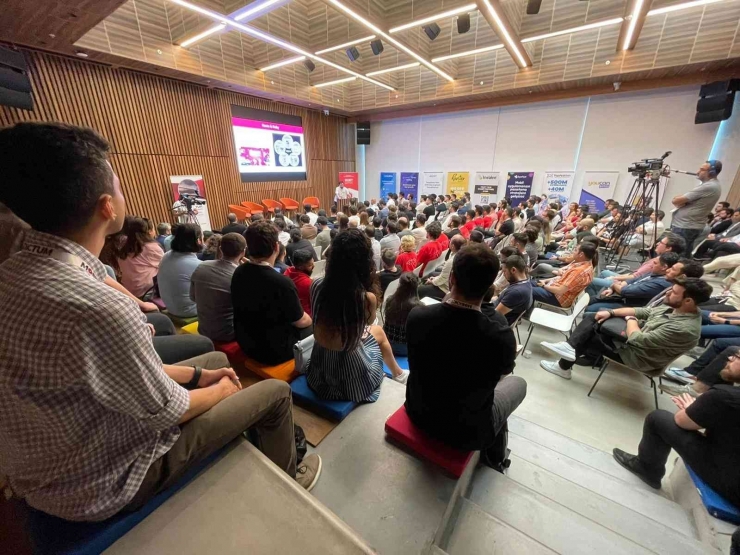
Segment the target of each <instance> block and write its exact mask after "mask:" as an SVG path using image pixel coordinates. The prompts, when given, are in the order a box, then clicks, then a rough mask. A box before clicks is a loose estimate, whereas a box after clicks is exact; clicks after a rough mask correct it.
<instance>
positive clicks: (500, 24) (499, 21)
mask: <svg viewBox="0 0 740 555" xmlns="http://www.w3.org/2000/svg"><path fill="white" fill-rule="evenodd" d="M482 2H483V4H484V5H485V6H486V9H487V10H488V13H489V14H491V17H492V18H493V20H494V21H495V22H496V27H498V32H499V34H501V35H503V37H504V41H506V42H507V43H508V45H509V47H510V48H511V49H512V50H513V51H514V53H515V54H516V57H517V59H518V60H519V65H520V66H521V67H523V68H524V67H527V66H528V65H529V64H528V63H527V59H526V58H525V57H524V56H522V53H521V51H520V50H519V47H518V46H517V45H516V43H515V42H514V39H513V38H511V35H510V34H509V31H508V30H507V29H506V26H505V25H504V22H503V20H502V19H501V17H500V16H499V15H498V12H497V11H496V10H495V9H494V8H493V5H492V4H491V3H490V2H489V1H488V0H482Z"/></svg>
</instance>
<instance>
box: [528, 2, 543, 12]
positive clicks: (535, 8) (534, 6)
mask: <svg viewBox="0 0 740 555" xmlns="http://www.w3.org/2000/svg"><path fill="white" fill-rule="evenodd" d="M540 6H542V0H529V2H527V15H537V14H538V13H540Z"/></svg>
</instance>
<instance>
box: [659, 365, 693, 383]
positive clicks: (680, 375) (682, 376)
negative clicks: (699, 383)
mask: <svg viewBox="0 0 740 555" xmlns="http://www.w3.org/2000/svg"><path fill="white" fill-rule="evenodd" d="M665 375H666V377H668V378H672V379H674V380H676V381H678V382H681V383H688V384H692V383H694V382H695V381H696V376H694V375H693V374H689V373H688V372H687V371H686V370H684V369H683V368H678V367H677V366H672V367H671V368H669V369H668V370H666V371H665Z"/></svg>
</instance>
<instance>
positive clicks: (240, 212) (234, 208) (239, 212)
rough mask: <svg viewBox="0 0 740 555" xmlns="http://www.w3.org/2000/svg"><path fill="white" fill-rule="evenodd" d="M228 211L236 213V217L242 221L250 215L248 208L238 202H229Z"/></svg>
mask: <svg viewBox="0 0 740 555" xmlns="http://www.w3.org/2000/svg"><path fill="white" fill-rule="evenodd" d="M229 212H233V213H234V214H236V217H237V218H239V220H240V221H242V222H243V221H244V220H246V219H247V218H249V217H250V216H251V215H252V213H251V212H250V211H249V210H247V209H246V208H244V207H243V206H239V205H238V204H229Z"/></svg>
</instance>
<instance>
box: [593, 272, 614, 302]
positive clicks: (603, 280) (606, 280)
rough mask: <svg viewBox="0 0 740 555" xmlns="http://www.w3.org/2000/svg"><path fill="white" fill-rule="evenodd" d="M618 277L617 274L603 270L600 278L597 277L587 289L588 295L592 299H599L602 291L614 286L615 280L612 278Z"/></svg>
mask: <svg viewBox="0 0 740 555" xmlns="http://www.w3.org/2000/svg"><path fill="white" fill-rule="evenodd" d="M618 275H619V274H618V273H617V272H612V271H611V270H602V271H601V273H600V274H599V277H595V278H594V279H593V281H592V282H591V283H590V284H589V286H588V287H586V293H588V295H589V297H591V298H592V299H593V298H596V297H598V296H599V292H600V291H601V290H602V289H605V288H607V287H611V286H612V282H613V281H614V280H613V279H611V278H612V277H614V276H618Z"/></svg>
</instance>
